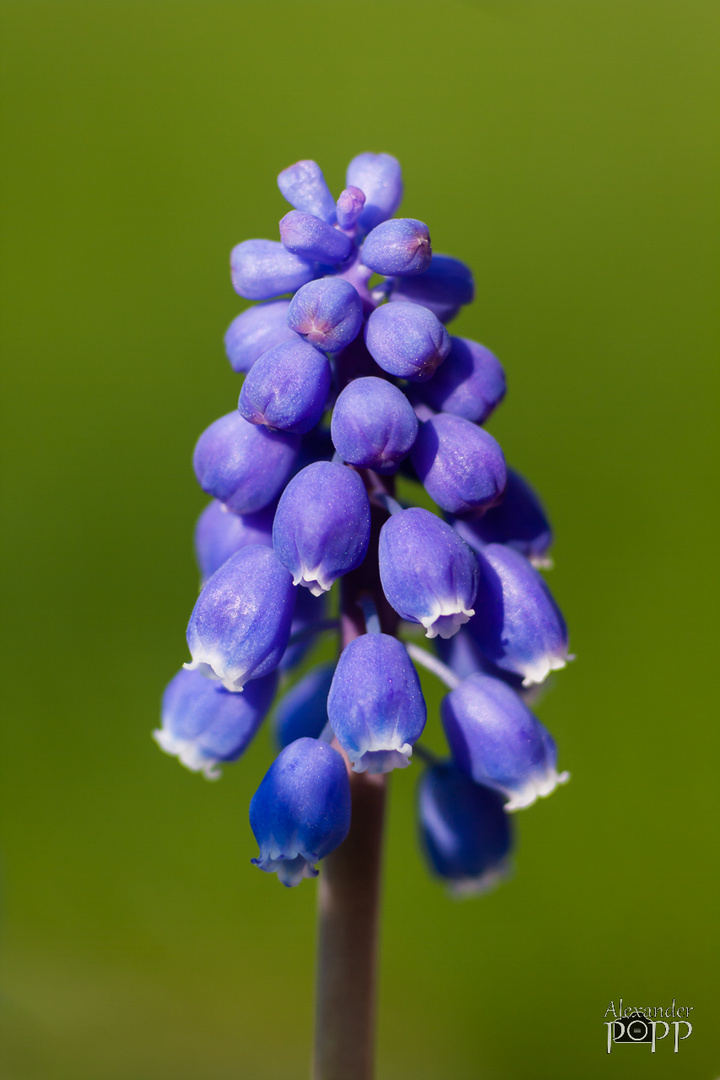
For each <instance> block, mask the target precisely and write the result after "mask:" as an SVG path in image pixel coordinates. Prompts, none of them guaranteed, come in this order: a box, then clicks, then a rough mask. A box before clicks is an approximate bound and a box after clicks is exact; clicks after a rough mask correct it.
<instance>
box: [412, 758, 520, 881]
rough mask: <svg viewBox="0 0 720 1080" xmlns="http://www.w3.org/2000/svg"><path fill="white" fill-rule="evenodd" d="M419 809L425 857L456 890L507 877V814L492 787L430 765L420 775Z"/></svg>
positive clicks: (444, 766)
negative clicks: (483, 785)
mask: <svg viewBox="0 0 720 1080" xmlns="http://www.w3.org/2000/svg"><path fill="white" fill-rule="evenodd" d="M418 812H419V816H420V829H421V834H422V841H423V847H424V849H425V852H426V854H427V858H428V861H429V863H430V865H431V867H432V869H433V870H434V871H435V873H436V874H437V875H438V876H439V877H441V878H444V879H445V881H446V882H447V883H448V885H449V886H450V889H451V891H452V892H453V893H455V895H457V896H469V895H473V894H478V893H484V892H488V890H490V889H492V888H494V887H495V886H496V885H498V884H499V883H500V882H501V881H502V879H503V878H505V877H507V875H508V873H509V871H510V864H509V861H508V855H509V854H510V849H511V847H512V830H511V827H510V823H511V819H510V817H509V816H508V815H507V814H506V813H505V810H504V807H503V799H502V797H501V796H500V795H498V794H497V793H496V792H494V791H491V790H490V788H486V787H481V786H480V784H475V783H474V782H473V781H472V780H471V779H470V778H469V777H467V776H465V774H464V773H462V772H460V770H459V769H456V768H454V767H453V766H452V765H450V764H440V765H433V766H432V768H430V769H428V770H427V772H425V773H424V775H423V777H422V779H421V780H420V785H419V790H418Z"/></svg>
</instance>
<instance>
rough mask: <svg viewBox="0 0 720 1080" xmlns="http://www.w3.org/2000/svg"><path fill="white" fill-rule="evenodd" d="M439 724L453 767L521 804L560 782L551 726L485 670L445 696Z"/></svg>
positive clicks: (515, 806)
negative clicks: (544, 725)
mask: <svg viewBox="0 0 720 1080" xmlns="http://www.w3.org/2000/svg"><path fill="white" fill-rule="evenodd" d="M440 711H441V714H442V722H443V727H444V728H445V734H446V736H447V740H448V743H449V744H450V749H451V751H452V755H453V760H454V762H455V764H456V765H457V767H458V768H459V769H460V770H461V771H462V772H464V773H466V774H467V775H468V776H471V777H472V779H473V780H474V781H475V782H476V783H477V784H485V785H486V786H487V787H490V788H493V789H494V790H495V791H498V792H500V794H501V795H504V796H505V798H506V799H507V800H508V802H507V803H506V806H505V809H506V810H521V809H523V807H526V806H531V805H532V804H533V803H534V802H535V801H536V799H538V798H544V797H545V796H546V795H550V794H551V792H553V791H554V790H555V788H556V787H557V785H558V784H564V783H565V782H566V781H567V780H568V779H569V775H568V773H560V774H558V772H557V770H556V760H557V752H556V749H555V743H554V742H553V740H552V737H551V735H550V734H549V732H548V731H547V730H546V729H545V728H544V727H543V725H542V724H541V723H540V721H539V720H538V719H537V718H536V717H535V716H533V714H532V713H531V712H530V710H529V709H528V708H526V706H525V705H523V703H522V701H521V700H520V698H519V697H518V696H517V694H516V693H515V691H514V690H511V689H510V687H509V686H506V685H505V683H503V682H500V680H499V679H492V678H490V677H489V676H488V675H470V676H469V677H468V678H467V679H465V681H464V682H462V683H460V685H459V686H458V687H457V688H456V689H455V690H452V691H451V692H450V693H449V694H448V695H447V697H445V698H444V699H443V702H442V705H441V708H440Z"/></svg>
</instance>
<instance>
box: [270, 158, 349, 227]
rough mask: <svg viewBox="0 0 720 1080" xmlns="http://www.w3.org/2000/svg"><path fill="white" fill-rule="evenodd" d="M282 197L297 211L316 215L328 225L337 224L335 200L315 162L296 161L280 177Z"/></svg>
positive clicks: (279, 184) (279, 183)
mask: <svg viewBox="0 0 720 1080" xmlns="http://www.w3.org/2000/svg"><path fill="white" fill-rule="evenodd" d="M277 182H278V187H279V188H280V191H281V193H282V195H283V196H284V197H285V198H286V199H287V201H288V202H289V203H290V205H291V206H294V207H295V209H296V210H301V211H302V212H303V213H305V214H314V215H315V217H319V218H320V219H321V220H322V221H326V222H327V223H328V225H332V224H334V222H335V200H334V199H333V197H332V195H331V194H330V189H329V187H328V186H327V184H326V183H325V177H324V176H323V174H322V169H321V168H320V166H319V165H317V164H316V163H315V162H314V161H296V162H295V164H294V165H290V166H289V167H288V168H287V169H283V171H282V172H281V173H280V175H279V176H278V181H277Z"/></svg>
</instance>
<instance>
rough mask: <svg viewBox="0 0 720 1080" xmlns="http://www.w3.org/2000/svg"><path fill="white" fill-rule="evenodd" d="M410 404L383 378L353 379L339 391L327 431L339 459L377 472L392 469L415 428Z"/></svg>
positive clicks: (408, 445)
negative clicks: (328, 430)
mask: <svg viewBox="0 0 720 1080" xmlns="http://www.w3.org/2000/svg"><path fill="white" fill-rule="evenodd" d="M418 426H419V425H418V419H417V416H416V415H415V411H414V410H413V407H412V405H411V404H410V402H409V401H408V399H407V398H406V397H405V395H404V394H403V392H402V390H399V389H398V388H397V386H393V384H392V383H390V382H388V381H387V379H378V378H376V377H375V376H374V375H369V376H367V377H366V378H362V379H354V380H353V382H351V383H348V385H347V386H346V387H345V389H344V390H343V391H342V392H341V393H340V395H339V397H338V399H337V401H336V402H335V408H334V409H333V414H332V422H331V427H330V433H331V435H332V440H333V444H334V446H335V449H336V450H337V452H338V454H339V455H340V457H341V458H342V459H343V461H347V462H349V463H350V464H351V465H356V466H357V467H358V468H363V469H374V470H375V472H378V473H380V474H381V475H386V474H388V473H394V472H396V471H397V468H398V465H399V464H400V462H401V461H402V460H403V458H404V457H405V456H406V455H407V454H409V452H410V450H411V449H412V445H413V443H414V442H415V439H416V437H417V432H418Z"/></svg>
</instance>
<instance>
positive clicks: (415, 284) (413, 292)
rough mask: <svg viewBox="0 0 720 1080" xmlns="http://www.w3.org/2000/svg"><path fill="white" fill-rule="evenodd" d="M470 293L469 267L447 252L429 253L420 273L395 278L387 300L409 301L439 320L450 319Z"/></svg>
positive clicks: (468, 297)
mask: <svg viewBox="0 0 720 1080" xmlns="http://www.w3.org/2000/svg"><path fill="white" fill-rule="evenodd" d="M474 296H475V283H474V281H473V276H472V271H471V270H470V267H469V266H466V265H465V263H462V262H460V260H459V259H453V258H451V256H450V255H433V257H432V259H431V260H430V266H429V267H428V269H427V270H425V271H424V272H423V273H422V274H417V275H415V276H412V277H397V278H395V280H394V281H393V283H392V292H391V293H390V299H391V300H399V301H401V302H402V301H410V302H411V303H413V304H422V306H423V307H426V308H429V309H430V311H432V312H433V314H434V315H437V317H438V319H439V320H440V322H442V323H448V322H450V320H451V319H454V318H455V316H456V315H457V313H458V311H459V310H460V308H461V307H462V306H463V305H464V304H470V303H471V302H472V300H473V298H474Z"/></svg>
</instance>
